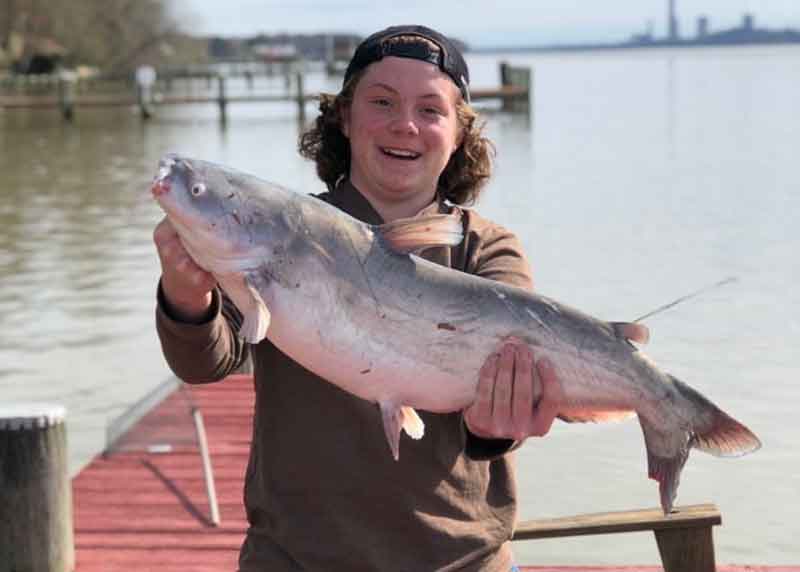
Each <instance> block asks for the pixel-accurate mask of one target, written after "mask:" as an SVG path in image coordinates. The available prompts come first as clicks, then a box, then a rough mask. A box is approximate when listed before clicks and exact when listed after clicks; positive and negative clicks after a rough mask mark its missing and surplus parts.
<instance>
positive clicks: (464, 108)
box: [298, 70, 495, 206]
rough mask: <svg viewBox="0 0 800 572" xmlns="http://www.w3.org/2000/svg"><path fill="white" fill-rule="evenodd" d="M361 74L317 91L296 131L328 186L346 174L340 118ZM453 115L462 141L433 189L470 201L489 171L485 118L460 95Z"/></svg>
mask: <svg viewBox="0 0 800 572" xmlns="http://www.w3.org/2000/svg"><path fill="white" fill-rule="evenodd" d="M363 75H364V71H363V70H361V71H360V72H357V73H355V74H354V75H353V76H352V77H351V78H350V80H349V81H348V82H347V83H346V84H345V85H344V87H343V88H342V90H341V91H340V92H339V93H338V94H337V95H331V94H321V95H320V102H319V111H320V114H319V116H318V117H317V118H316V120H315V121H314V123H313V124H312V126H311V127H310V128H309V129H308V130H307V131H305V132H304V133H302V134H301V135H300V139H299V143H298V148H299V151H300V154H301V155H302V156H303V157H305V158H306V159H310V160H312V161H314V163H316V165H317V175H318V176H319V178H320V179H322V181H323V182H324V183H325V185H326V186H327V187H328V190H333V189H334V188H335V187H336V185H338V184H339V182H340V181H341V180H342V179H344V178H346V177H347V176H348V175H349V174H350V141H349V140H348V139H347V137H345V135H344V133H343V132H342V123H343V121H344V111H345V110H346V109H349V107H350V105H351V104H352V101H353V93H354V92H355V88H356V85H357V84H358V81H359V80H360V79H361V77H362V76H363ZM456 114H457V119H458V123H459V126H460V127H461V132H462V140H461V144H460V145H459V147H458V149H456V151H455V152H454V153H453V155H452V156H451V157H450V161H449V162H448V163H447V165H446V166H445V168H444V171H442V174H441V175H440V176H439V184H438V190H437V192H438V193H439V195H440V196H441V197H442V198H444V199H446V200H448V201H450V202H451V203H453V204H457V205H467V206H468V205H472V204H474V203H475V201H476V200H477V199H478V196H479V195H480V193H481V191H482V190H483V188H484V186H485V185H486V182H487V181H488V180H489V177H490V176H491V174H492V158H493V157H494V154H495V148H494V145H493V144H492V142H491V141H490V140H489V139H487V138H486V137H485V136H484V135H483V129H484V126H485V123H484V122H483V121H480V120H479V116H478V114H477V113H476V112H475V110H474V109H473V108H472V107H471V106H470V105H469V104H468V103H466V102H465V101H464V100H463V99H459V101H458V103H457V104H456Z"/></svg>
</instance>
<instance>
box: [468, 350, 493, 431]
mask: <svg viewBox="0 0 800 572" xmlns="http://www.w3.org/2000/svg"><path fill="white" fill-rule="evenodd" d="M499 359H500V355H499V354H498V353H493V354H491V355H490V356H489V357H488V358H487V359H486V361H485V362H484V364H483V366H482V367H481V369H480V373H479V374H478V391H477V395H476V396H475V401H474V402H473V403H472V405H470V406H469V407H468V408H467V409H465V410H464V422H465V423H466V424H467V427H469V430H470V431H472V432H473V433H474V434H475V435H479V436H481V437H487V438H491V437H492V435H491V431H492V426H491V425H492V411H493V409H494V384H495V377H496V375H497V364H498V361H499Z"/></svg>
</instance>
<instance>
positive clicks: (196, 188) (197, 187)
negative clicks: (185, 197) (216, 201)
mask: <svg viewBox="0 0 800 572" xmlns="http://www.w3.org/2000/svg"><path fill="white" fill-rule="evenodd" d="M205 192H206V186H205V185H204V184H203V183H195V184H194V185H192V190H191V193H192V196H193V197H199V196H200V195H202V194H204V193H205Z"/></svg>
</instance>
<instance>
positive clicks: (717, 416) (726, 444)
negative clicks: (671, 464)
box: [670, 376, 761, 457]
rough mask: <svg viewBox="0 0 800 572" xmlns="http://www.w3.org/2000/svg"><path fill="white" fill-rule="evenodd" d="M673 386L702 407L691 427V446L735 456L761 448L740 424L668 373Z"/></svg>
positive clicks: (755, 438)
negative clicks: (697, 418)
mask: <svg viewBox="0 0 800 572" xmlns="http://www.w3.org/2000/svg"><path fill="white" fill-rule="evenodd" d="M670 379H672V382H673V383H674V384H675V388H676V389H677V390H678V392H679V393H680V394H681V395H683V397H685V398H686V399H688V400H689V401H691V402H692V403H694V404H695V406H697V407H699V408H700V410H701V412H702V413H701V415H700V416H698V417H699V420H698V422H697V423H696V424H695V425H694V426H693V436H692V440H691V445H692V446H693V447H695V448H697V449H700V450H701V451H704V452H706V453H710V454H711V455H715V456H717V457H738V456H741V455H745V454H747V453H752V452H753V451H756V450H757V449H759V448H760V447H761V441H760V440H759V439H758V437H756V435H755V434H754V433H753V432H752V431H750V429H748V428H747V427H745V426H744V425H743V424H742V423H740V422H739V421H737V420H736V419H734V418H733V417H731V416H730V415H728V414H727V413H725V412H724V411H722V410H721V409H720V408H719V407H717V406H716V405H714V404H713V403H712V402H711V401H710V400H709V399H708V398H706V397H705V396H704V395H703V394H701V393H700V392H699V391H697V390H696V389H692V388H691V387H689V386H688V385H686V384H685V383H683V382H682V381H680V380H679V379H676V378H675V377H672V376H670Z"/></svg>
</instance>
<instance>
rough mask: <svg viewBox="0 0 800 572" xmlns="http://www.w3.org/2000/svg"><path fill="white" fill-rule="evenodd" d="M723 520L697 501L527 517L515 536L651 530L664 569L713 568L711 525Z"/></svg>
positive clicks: (699, 571)
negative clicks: (668, 508)
mask: <svg viewBox="0 0 800 572" xmlns="http://www.w3.org/2000/svg"><path fill="white" fill-rule="evenodd" d="M721 523H722V517H721V516H720V513H719V510H718V509H717V507H716V506H714V505H713V504H698V505H691V506H683V507H677V508H675V510H674V512H672V513H671V514H669V515H667V516H664V514H663V513H662V512H661V509H647V510H631V511H623V512H606V513H597V514H583V515H578V516H570V517H564V518H553V519H543V520H528V521H524V522H520V523H518V524H517V527H516V531H515V532H514V537H513V539H512V540H533V539H537V538H556V537H563V536H582V535H587V534H612V533H617V532H640V531H643V530H652V531H653V532H654V533H655V536H656V543H657V544H658V551H659V553H660V554H661V563H662V565H663V567H664V572H714V571H715V570H716V568H715V564H714V540H713V538H712V535H711V527H712V526H715V525H718V524H721Z"/></svg>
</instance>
